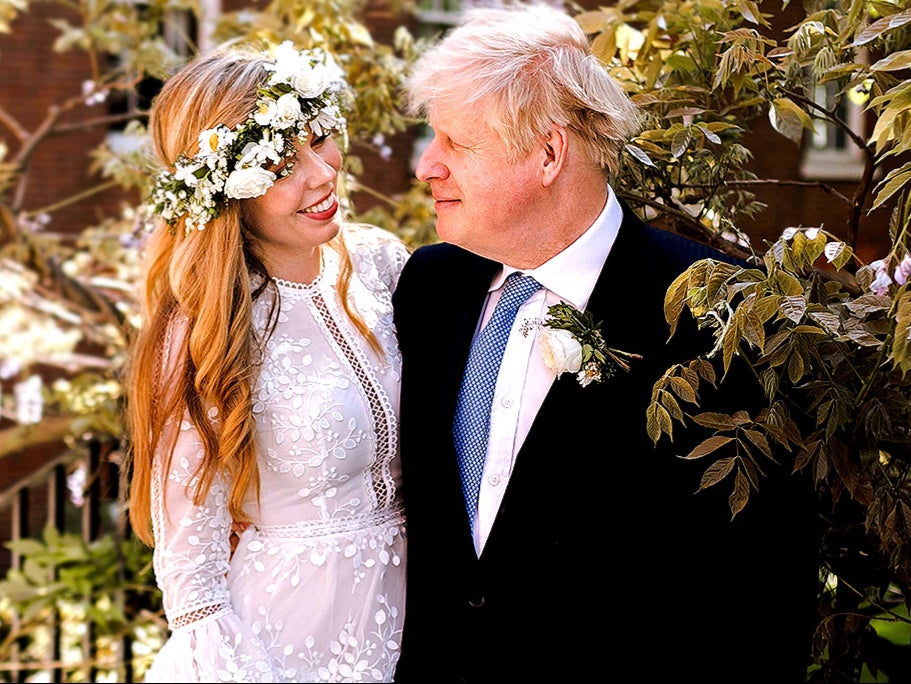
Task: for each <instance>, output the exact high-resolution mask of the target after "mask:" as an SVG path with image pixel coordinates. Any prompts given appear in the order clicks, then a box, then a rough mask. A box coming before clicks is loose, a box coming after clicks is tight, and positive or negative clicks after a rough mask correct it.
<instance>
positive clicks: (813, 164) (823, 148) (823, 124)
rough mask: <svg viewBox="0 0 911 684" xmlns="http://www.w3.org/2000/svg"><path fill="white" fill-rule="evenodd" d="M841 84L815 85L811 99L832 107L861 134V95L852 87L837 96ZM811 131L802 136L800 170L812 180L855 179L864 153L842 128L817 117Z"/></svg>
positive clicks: (802, 174) (861, 169)
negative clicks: (802, 148)
mask: <svg viewBox="0 0 911 684" xmlns="http://www.w3.org/2000/svg"><path fill="white" fill-rule="evenodd" d="M839 88H840V84H839V83H837V82H834V81H832V82H829V83H822V84H819V85H817V86H816V90H815V92H814V100H815V102H816V104H817V105H819V106H820V107H824V108H826V109H827V110H830V109H833V108H834V114H835V117H836V118H838V119H840V120H842V121H845V122H847V124H848V126H849V127H850V129H851V130H852V131H855V132H856V133H858V134H860V135H861V136H863V96H862V95H861V94H859V93H857V92H856V91H851V92H849V93H848V96H847V97H845V96H844V95H842V96H839V95H838V92H839ZM813 124H814V129H813V132H812V133H811V134H810V135H808V136H807V137H806V138H805V142H804V151H803V159H802V161H801V165H800V174H801V176H803V177H804V178H808V179H814V180H857V179H858V178H860V176H861V173H862V172H863V168H864V160H863V153H862V151H861V150H860V149H859V148H858V147H857V145H855V144H854V142H853V141H852V140H851V139H850V137H849V136H848V135H847V133H846V132H845V130H844V129H842V128H840V127H838V126H836V125H835V124H832V123H830V122H828V121H825V120H823V119H820V118H816V119H814V121H813Z"/></svg>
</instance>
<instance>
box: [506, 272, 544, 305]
mask: <svg viewBox="0 0 911 684" xmlns="http://www.w3.org/2000/svg"><path fill="white" fill-rule="evenodd" d="M540 287H541V283H539V282H538V281H537V280H535V279H534V278H532V277H531V276H528V275H525V274H524V273H519V272H518V271H516V272H515V273H511V274H510V275H509V277H508V278H507V279H506V284H505V285H504V286H503V294H502V295H500V301H502V302H503V305H504V306H506V305H507V304H509V305H514V306H518V305H519V304H521V303H522V302H524V301H525V300H526V299H528V298H529V297H531V295H532V293H534V292H535V290H537V289H538V288H540ZM497 307H498V308H499V304H497Z"/></svg>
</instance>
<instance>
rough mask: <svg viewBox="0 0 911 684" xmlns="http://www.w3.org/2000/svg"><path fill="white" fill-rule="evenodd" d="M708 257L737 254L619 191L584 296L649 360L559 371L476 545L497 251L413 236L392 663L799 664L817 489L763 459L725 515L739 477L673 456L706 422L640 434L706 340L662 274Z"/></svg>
mask: <svg viewBox="0 0 911 684" xmlns="http://www.w3.org/2000/svg"><path fill="white" fill-rule="evenodd" d="M706 257H714V258H718V259H727V258H726V257H724V256H723V255H722V254H721V253H719V252H715V251H714V250H711V249H710V248H708V247H706V246H704V245H702V244H700V243H697V242H694V241H691V240H687V239H685V238H682V237H680V236H677V235H674V234H672V233H669V232H666V231H661V230H658V229H655V228H653V227H649V226H646V225H645V224H643V223H642V222H641V221H639V220H638V218H636V216H635V215H634V214H633V213H632V212H631V211H630V210H629V208H628V207H627V206H625V205H624V220H623V224H622V226H621V228H620V232H619V235H618V237H617V240H616V242H615V244H614V246H613V248H612V250H611V253H610V256H609V258H608V260H607V262H606V264H605V266H604V268H603V271H602V273H601V275H600V277H599V279H598V282H597V285H596V287H595V289H594V292H593V294H592V297H591V299H590V302H589V306H588V309H589V310H590V311H592V312H593V314H594V317H595V320H596V321H603V322H604V325H603V332H604V335H605V338H606V341H607V344H608V345H609V346H612V347H615V348H619V349H623V350H626V351H631V352H638V353H641V354H643V355H644V359H643V360H641V361H635V362H633V363H634V365H633V368H632V370H631V371H630V372H628V373H626V372H623V371H620V373H619V374H618V375H616V376H615V377H613V378H611V379H609V380H607V381H605V382H604V383H601V384H592V385H589V386H588V387H582V386H580V385H579V384H578V383H577V382H576V380H575V379H574V377H573V376H572V374H569V373H566V374H563V375H562V376H560V378H559V379H558V380H557V381H556V382H555V383H554V385H553V386H552V388H551V390H550V392H549V394H548V395H547V397H546V398H545V400H544V403H543V405H542V406H541V409H540V411H539V413H538V415H537V417H536V418H535V421H534V424H533V425H532V428H531V430H530V432H529V434H528V437H527V439H526V440H525V443H524V445H523V446H522V449H521V451H520V452H519V454H518V456H517V459H516V464H515V468H514V471H513V474H512V477H511V480H510V482H509V484H508V487H507V490H506V493H505V497H504V499H503V502H502V506H501V508H500V510H499V513H498V514H497V517H496V520H495V522H494V525H493V528H492V530H491V534H490V536H489V538H488V540H487V544H486V547H485V549H484V551H483V554H482V556H481V558H480V559H478V558H477V557H476V555H475V552H474V549H473V546H472V541H471V535H470V533H469V529H468V522H467V517H466V514H465V505H464V502H463V498H462V493H461V488H460V483H459V474H458V470H457V466H456V456H455V452H454V448H453V439H452V421H453V415H454V411H455V404H456V395H457V393H458V389H459V383H460V381H461V376H462V370H463V367H464V365H465V361H466V358H467V356H468V349H469V345H470V343H471V338H472V333H473V331H474V329H475V326H476V324H477V321H478V317H479V315H480V312H481V307H482V305H483V303H484V299H485V295H486V293H487V289H488V287H489V285H490V282H491V279H492V278H493V276H494V274H495V273H496V272H497V269H498V268H499V267H500V265H499V264H497V263H494V262H491V261H489V260H486V259H483V258H480V257H478V256H476V255H474V254H471V253H469V252H467V251H465V250H462V249H460V248H458V247H454V246H452V245H446V244H438V245H432V246H427V247H423V248H421V249H418V250H416V252H415V253H414V255H413V256H412V257H411V259H410V260H409V262H408V264H407V265H406V267H405V270H404V272H403V273H402V275H401V279H400V281H399V285H398V289H397V292H396V294H395V299H394V303H395V316H396V325H397V329H398V335H399V342H400V345H401V349H402V354H403V361H404V370H403V384H402V414H401V430H402V432H401V446H402V464H403V478H404V483H403V494H404V497H405V502H406V507H407V515H408V544H409V549H408V560H407V562H408V586H407V610H406V616H405V634H404V639H403V651H402V659H401V661H400V664H399V669H398V671H397V675H396V676H397V681H414V682H421V683H422V684H441V683H443V682H451V681H468V682H480V681H485V682H487V681H489V682H513V681H516V682H532V681H535V682H536V681H560V682H563V681H566V682H574V681H595V680H598V681H650V682H656V683H658V682H665V681H693V682H700V683H705V682H726V683H731V684H736V683H740V682H762V683H763V684H785V683H788V682H801V681H804V677H803V675H804V673H805V669H806V666H807V664H808V658H809V653H810V640H809V637H810V634H811V630H812V626H813V625H814V624H815V622H814V617H815V600H816V587H817V564H816V552H817V545H816V537H815V534H816V527H815V522H816V518H815V513H814V510H813V501H814V499H815V497H812V496H811V493H812V488H811V487H809V486H808V485H807V484H806V483H805V482H798V480H797V478H796V477H795V476H791V475H790V473H789V472H788V469H787V468H783V469H782V471H781V472H778V471H776V470H775V469H774V468H771V467H768V468H767V469H766V473H767V475H768V477H767V478H766V479H765V480H763V482H762V484H761V486H760V489H759V492H758V493H756V492H754V493H753V495H752V496H751V498H750V502H749V504H748V505H747V507H746V509H745V510H744V511H743V512H742V513H740V514H739V515H738V516H737V517H736V518H734V519H733V521H732V519H731V513H730V510H729V508H728V503H727V497H728V495H729V493H730V491H731V485H730V483H729V482H728V481H725V482H724V483H722V484H721V485H720V486H716V487H714V488H710V489H708V490H706V491H703V492H700V493H696V490H697V488H698V486H699V482H700V477H701V475H702V473H703V471H704V470H705V467H706V465H707V463H706V462H705V461H704V460H697V461H687V460H684V459H681V458H679V456H680V455H685V454H686V453H688V452H689V450H690V448H691V447H692V446H693V444H695V443H698V441H701V439H702V438H704V437H705V436H707V435H699V436H696V435H695V434H689V432H690V431H686V432H684V431H683V430H682V429H681V428H680V426H679V425H676V426H675V432H674V443H673V444H671V443H670V442H669V441H668V440H667V439H666V438H665V439H663V440H662V441H661V442H659V444H658V446H657V447H655V446H654V445H653V444H652V442H651V440H650V439H649V438H648V436H647V434H646V407H647V405H648V402H649V398H650V393H651V389H652V385H653V383H654V381H655V380H656V379H657V378H658V377H660V375H661V374H662V373H663V372H664V371H665V370H666V369H667V368H668V367H669V366H670V365H671V364H672V363H674V362H676V361H681V360H684V359H688V358H690V357H692V356H694V355H696V354H698V353H699V352H706V351H707V350H708V349H710V346H708V342H707V341H706V339H705V337H702V338H701V342H700V335H704V334H705V333H699V332H697V331H696V326H695V325H694V324H693V322H692V319H691V318H690V319H689V321H688V326H684V329H682V330H681V331H679V332H678V334H677V335H675V336H674V338H673V339H672V340H671V343H670V344H668V337H669V327H668V325H667V323H666V321H665V320H664V313H663V298H664V295H665V292H666V290H667V287H668V285H669V284H670V282H671V281H672V280H673V279H674V278H675V277H676V276H677V275H678V274H679V273H681V272H682V271H683V270H684V269H685V268H686V267H687V266H688V265H689V264H691V263H692V262H694V261H696V260H698V259H702V258H706ZM687 316H688V314H687ZM744 391H747V387H746V386H740V387H739V388H735V389H734V392H735V394H737V393H738V392H744ZM703 398H704V399H706V400H708V398H709V397H708V396H704V397H703ZM721 401H723V399H722V400H721ZM729 407H730V405H729V404H728V405H722V409H723V410H726V409H728V408H729ZM633 677H635V678H637V679H630V678H633Z"/></svg>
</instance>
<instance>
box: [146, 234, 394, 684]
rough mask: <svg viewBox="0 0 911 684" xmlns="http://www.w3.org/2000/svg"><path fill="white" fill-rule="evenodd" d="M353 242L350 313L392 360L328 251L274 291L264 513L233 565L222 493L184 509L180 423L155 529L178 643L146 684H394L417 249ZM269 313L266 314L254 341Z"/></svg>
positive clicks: (192, 457) (193, 459) (261, 433)
mask: <svg viewBox="0 0 911 684" xmlns="http://www.w3.org/2000/svg"><path fill="white" fill-rule="evenodd" d="M347 229H348V227H347V226H346V230H347ZM350 241H351V244H352V248H351V257H352V262H353V265H354V275H353V277H352V279H351V296H352V299H353V303H354V305H355V306H356V307H357V310H358V311H359V312H360V313H361V314H362V315H363V316H364V318H365V320H366V321H368V324H369V325H370V326H371V329H372V330H373V332H374V333H375V334H376V335H377V337H378V339H379V340H380V342H381V344H382V345H383V347H384V349H385V350H386V352H387V353H386V357H385V358H382V359H381V358H379V357H378V356H377V355H375V354H374V352H373V351H372V350H370V349H369V347H368V345H367V344H366V343H365V342H364V341H363V340H361V339H360V337H359V335H358V333H357V332H356V330H355V329H354V327H353V326H352V324H351V323H350V321H348V319H347V317H346V315H345V314H344V313H343V311H342V308H341V303H340V302H339V301H338V297H337V295H336V294H335V292H334V290H333V288H332V286H333V285H334V283H335V277H336V274H337V268H338V263H337V256H336V255H335V253H334V252H333V251H331V250H329V249H326V250H325V251H324V269H323V273H322V274H321V276H320V277H319V278H318V279H317V280H316V281H314V282H313V283H312V284H310V285H300V284H294V283H288V282H286V281H276V284H277V286H278V289H279V293H280V301H281V307H280V311H279V313H278V319H277V325H276V329H275V332H274V334H273V336H272V337H271V339H270V340H269V342H268V344H267V345H266V349H265V354H264V361H263V365H262V368H261V369H260V371H259V375H258V379H257V382H256V384H255V387H254V408H253V413H254V418H255V420H256V423H257V430H258V434H257V444H258V447H259V453H260V478H261V491H262V497H261V503H260V506H259V508H257V507H256V503H255V501H253V500H251V501H250V502H248V506H247V510H248V511H250V513H251V515H252V517H253V525H252V526H251V527H249V528H248V529H247V530H246V531H245V532H244V533H243V534H242V535H241V538H240V541H239V543H238V545H237V548H236V550H235V552H234V557H233V561H232V562H231V563H229V562H228V557H229V556H228V552H229V547H228V541H227V540H228V531H229V526H230V522H231V521H230V520H227V519H226V514H225V513H224V511H225V500H224V499H225V492H226V489H225V487H224V483H217V484H216V486H214V487H213V488H212V491H211V492H210V494H209V497H208V499H207V500H206V502H205V503H204V504H203V505H201V506H193V505H192V503H191V502H190V501H188V496H187V493H186V492H187V490H186V485H187V484H188V483H192V476H193V472H194V470H195V466H196V464H197V463H198V459H199V454H200V446H199V444H198V438H197V435H196V433H195V431H194V430H192V429H189V426H188V425H185V426H183V429H182V430H181V435H180V440H179V442H178V447H177V450H176V452H175V454H174V458H173V461H172V464H171V469H170V472H169V473H168V475H167V478H166V482H164V481H162V479H161V476H159V477H160V479H159V486H162V487H163V489H164V491H165V492H166V496H165V499H166V501H167V508H166V509H162V510H160V511H158V512H157V513H156V517H155V524H156V532H157V539H158V545H157V546H156V549H155V569H156V575H157V578H158V581H159V583H160V584H161V586H162V588H163V592H164V599H165V601H164V603H165V610H166V613H167V615H168V619H169V624H170V625H171V627H172V629H173V630H175V631H174V632H173V633H172V635H171V638H170V639H169V641H168V642H167V643H166V645H165V647H164V649H163V650H162V651H161V653H160V654H159V656H158V658H157V659H156V661H155V663H154V665H153V667H152V669H151V670H150V672H149V675H150V677H147V681H273V682H309V681H320V682H373V681H385V682H388V681H392V675H393V672H394V669H395V664H396V662H397V661H398V655H399V652H398V649H399V642H400V640H401V628H402V620H403V618H404V600H405V584H404V570H405V545H406V539H405V526H404V516H403V513H402V510H401V505H400V495H399V482H400V470H399V460H398V423H397V418H396V415H397V408H398V407H397V402H398V385H397V382H398V378H399V377H400V371H401V363H400V356H399V353H398V349H397V346H396V345H395V332H394V328H393V326H392V309H391V293H392V290H393V288H394V287H395V283H396V280H397V278H398V273H399V272H400V270H401V267H402V265H404V262H405V259H406V257H407V252H406V251H405V249H404V246H402V245H401V243H399V242H397V241H394V240H392V239H391V238H390V237H389V236H388V234H386V233H384V232H381V231H377V230H375V229H369V230H364V231H357V232H354V233H353V235H352V236H351V238H350ZM365 262H368V263H365ZM267 315H268V302H264V301H263V302H257V303H256V304H255V306H254V324H255V325H256V326H258V328H259V329H263V327H264V326H265V324H266V318H267ZM189 491H190V492H192V487H191V488H190V490H189ZM209 611H214V612H212V614H211V615H209V614H208V613H209ZM199 618H201V619H199ZM203 663H211V666H209V665H203Z"/></svg>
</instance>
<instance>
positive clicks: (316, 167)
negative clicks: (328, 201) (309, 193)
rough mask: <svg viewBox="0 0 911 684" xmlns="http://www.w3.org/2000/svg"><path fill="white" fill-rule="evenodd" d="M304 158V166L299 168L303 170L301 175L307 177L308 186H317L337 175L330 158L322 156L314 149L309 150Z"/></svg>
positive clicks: (333, 178)
mask: <svg viewBox="0 0 911 684" xmlns="http://www.w3.org/2000/svg"><path fill="white" fill-rule="evenodd" d="M305 159H306V166H305V168H304V169H301V170H302V171H304V174H303V175H304V177H305V178H306V179H307V185H308V186H309V187H311V188H318V187H319V186H321V185H325V184H326V183H329V182H331V181H334V180H335V179H336V177H338V167H336V166H335V165H334V164H333V163H332V160H331V159H328V158H325V157H323V156H322V155H320V154H318V153H317V152H316V151H315V150H309V151H308V152H307V154H306V156H305Z"/></svg>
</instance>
